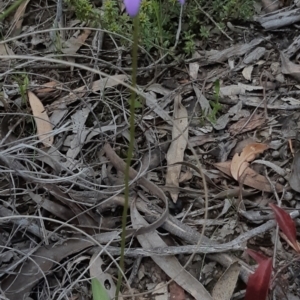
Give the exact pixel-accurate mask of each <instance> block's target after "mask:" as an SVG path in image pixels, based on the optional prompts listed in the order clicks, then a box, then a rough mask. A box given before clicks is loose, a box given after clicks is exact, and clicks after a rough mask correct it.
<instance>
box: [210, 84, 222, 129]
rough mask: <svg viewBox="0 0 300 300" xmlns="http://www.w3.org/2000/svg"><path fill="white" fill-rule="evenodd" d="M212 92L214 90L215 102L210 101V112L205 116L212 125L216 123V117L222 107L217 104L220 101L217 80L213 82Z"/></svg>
mask: <svg viewBox="0 0 300 300" xmlns="http://www.w3.org/2000/svg"><path fill="white" fill-rule="evenodd" d="M214 90H215V101H210V105H211V106H212V111H211V113H210V114H209V115H208V116H207V119H208V120H209V121H210V122H211V123H213V124H215V123H216V121H217V115H218V113H219V112H220V111H221V110H222V105H221V104H220V102H219V99H220V82H219V80H216V81H215V84H214Z"/></svg>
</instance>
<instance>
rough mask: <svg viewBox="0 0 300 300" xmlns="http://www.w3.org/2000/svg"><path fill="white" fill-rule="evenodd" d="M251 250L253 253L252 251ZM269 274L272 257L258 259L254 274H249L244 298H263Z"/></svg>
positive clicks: (249, 299)
mask: <svg viewBox="0 0 300 300" xmlns="http://www.w3.org/2000/svg"><path fill="white" fill-rule="evenodd" d="M251 252H252V254H253V252H254V251H251ZM249 254H250V253H249ZM251 256H252V255H251ZM257 256H258V255H257ZM271 275H272V258H268V259H265V260H262V261H260V263H259V264H258V268H257V269H256V270H255V272H254V274H252V275H250V276H249V280H248V283H247V289H246V296H245V300H258V299H259V300H265V299H266V298H267V295H268V290H269V286H270V280H271Z"/></svg>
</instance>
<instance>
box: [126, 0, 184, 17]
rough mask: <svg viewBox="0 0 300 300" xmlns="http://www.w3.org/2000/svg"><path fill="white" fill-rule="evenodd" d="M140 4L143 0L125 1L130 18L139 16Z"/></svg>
mask: <svg viewBox="0 0 300 300" xmlns="http://www.w3.org/2000/svg"><path fill="white" fill-rule="evenodd" d="M181 1H184V0H181ZM140 2H141V0H124V4H125V7H126V11H127V13H128V14H129V16H130V17H135V16H136V15H137V14H138V12H139V8H140Z"/></svg>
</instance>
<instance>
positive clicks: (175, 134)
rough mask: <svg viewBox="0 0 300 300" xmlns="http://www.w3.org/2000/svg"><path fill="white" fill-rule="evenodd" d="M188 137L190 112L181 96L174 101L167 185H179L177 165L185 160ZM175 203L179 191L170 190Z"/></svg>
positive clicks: (178, 168) (179, 166)
mask: <svg viewBox="0 0 300 300" xmlns="http://www.w3.org/2000/svg"><path fill="white" fill-rule="evenodd" d="M175 125H176V126H175ZM187 139H188V114H187V110H186V108H185V107H184V106H183V105H182V104H181V96H177V97H176V98H175V101H174V127H173V131H172V143H171V145H170V148H169V150H168V153H167V163H168V168H167V174H166V186H171V187H179V177H180V172H181V165H175V166H174V164H176V163H178V162H181V161H183V156H184V151H185V148H186V145H187ZM170 195H171V198H172V200H173V202H174V203H176V202H177V199H178V193H177V192H174V191H170Z"/></svg>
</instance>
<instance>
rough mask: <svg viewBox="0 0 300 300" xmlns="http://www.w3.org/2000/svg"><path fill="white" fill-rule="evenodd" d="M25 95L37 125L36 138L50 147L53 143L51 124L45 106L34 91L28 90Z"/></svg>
mask: <svg viewBox="0 0 300 300" xmlns="http://www.w3.org/2000/svg"><path fill="white" fill-rule="evenodd" d="M27 95H28V100H29V103H30V106H31V109H32V114H33V116H34V121H35V124H36V127H37V135H38V138H39V140H40V141H41V142H42V143H43V144H44V146H45V147H51V146H52V144H53V135H52V134H51V132H52V124H51V122H50V119H49V117H48V115H47V112H46V111H45V107H44V105H43V104H42V102H41V101H40V99H39V98H38V97H37V96H36V95H35V94H34V93H32V92H31V91H28V93H27Z"/></svg>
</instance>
